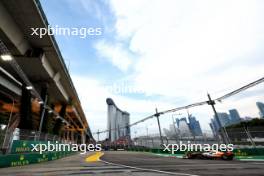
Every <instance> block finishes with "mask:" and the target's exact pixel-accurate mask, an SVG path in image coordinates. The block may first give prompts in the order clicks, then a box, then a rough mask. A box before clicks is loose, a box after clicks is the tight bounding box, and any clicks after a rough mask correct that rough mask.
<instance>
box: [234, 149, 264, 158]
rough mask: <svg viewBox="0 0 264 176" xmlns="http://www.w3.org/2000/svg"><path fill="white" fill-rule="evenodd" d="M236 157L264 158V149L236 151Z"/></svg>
mask: <svg viewBox="0 0 264 176" xmlns="http://www.w3.org/2000/svg"><path fill="white" fill-rule="evenodd" d="M233 152H234V154H235V155H236V156H261V155H262V156H264V148H250V149H247V148H244V149H234V151H233Z"/></svg>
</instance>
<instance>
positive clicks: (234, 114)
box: [229, 109, 241, 124]
mask: <svg viewBox="0 0 264 176" xmlns="http://www.w3.org/2000/svg"><path fill="white" fill-rule="evenodd" d="M229 114H230V123H231V124H236V123H239V122H240V121H241V118H240V115H239V113H238V111H237V110H236V109H230V110H229Z"/></svg>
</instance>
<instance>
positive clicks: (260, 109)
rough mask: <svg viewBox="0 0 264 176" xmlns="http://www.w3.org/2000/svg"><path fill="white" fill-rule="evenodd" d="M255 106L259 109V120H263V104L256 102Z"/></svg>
mask: <svg viewBox="0 0 264 176" xmlns="http://www.w3.org/2000/svg"><path fill="white" fill-rule="evenodd" d="M256 105H257V107H258V109H259V115H260V118H264V103H262V102H257V103H256Z"/></svg>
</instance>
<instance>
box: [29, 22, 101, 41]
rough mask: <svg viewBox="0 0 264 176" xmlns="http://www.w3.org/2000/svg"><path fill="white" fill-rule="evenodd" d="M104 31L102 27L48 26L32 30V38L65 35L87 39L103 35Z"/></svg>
mask: <svg viewBox="0 0 264 176" xmlns="http://www.w3.org/2000/svg"><path fill="white" fill-rule="evenodd" d="M102 33H103V30H102V28H100V27H81V28H77V27H59V26H58V25H55V27H52V26H50V25H48V27H47V28H31V34H30V35H32V36H38V37H39V38H42V37H43V36H45V35H63V36H79V37H80V38H87V37H88V36H99V35H102Z"/></svg>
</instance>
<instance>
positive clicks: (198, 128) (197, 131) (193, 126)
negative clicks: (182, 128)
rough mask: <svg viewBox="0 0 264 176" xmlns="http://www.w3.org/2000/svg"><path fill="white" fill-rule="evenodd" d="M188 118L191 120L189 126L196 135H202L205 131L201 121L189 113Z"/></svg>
mask: <svg viewBox="0 0 264 176" xmlns="http://www.w3.org/2000/svg"><path fill="white" fill-rule="evenodd" d="M188 120H189V127H190V130H191V132H192V134H193V135H194V136H202V135H203V133H202V129H201V126H200V123H199V121H198V120H196V118H195V117H194V116H192V115H189V117H188Z"/></svg>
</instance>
